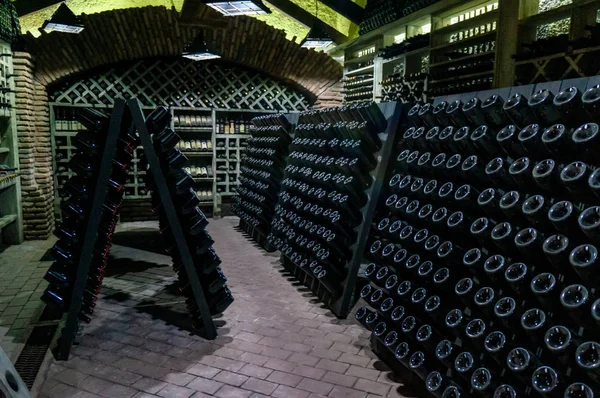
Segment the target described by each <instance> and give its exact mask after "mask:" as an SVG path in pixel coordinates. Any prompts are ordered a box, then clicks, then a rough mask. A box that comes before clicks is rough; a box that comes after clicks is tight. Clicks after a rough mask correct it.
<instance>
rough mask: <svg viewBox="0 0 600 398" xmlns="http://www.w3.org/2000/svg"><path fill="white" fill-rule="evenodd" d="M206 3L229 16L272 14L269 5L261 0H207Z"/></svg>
mask: <svg viewBox="0 0 600 398" xmlns="http://www.w3.org/2000/svg"><path fill="white" fill-rule="evenodd" d="M204 4H206V5H207V6H209V7H210V8H212V9H214V10H216V11H218V12H220V13H221V14H223V15H225V16H227V17H235V16H238V15H259V14H270V13H271V10H270V9H269V7H267V6H266V5H264V3H263V2H262V1H261V0H236V1H223V0H205V1H204Z"/></svg>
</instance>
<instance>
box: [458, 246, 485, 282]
mask: <svg viewBox="0 0 600 398" xmlns="http://www.w3.org/2000/svg"><path fill="white" fill-rule="evenodd" d="M483 261H484V259H483V254H482V253H481V250H479V249H478V248H472V249H469V250H467V251H466V252H465V254H464V256H463V259H462V263H463V264H464V265H465V267H466V269H467V270H468V271H469V273H470V274H471V275H473V276H480V275H483Z"/></svg>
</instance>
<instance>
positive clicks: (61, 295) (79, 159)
mask: <svg viewBox="0 0 600 398" xmlns="http://www.w3.org/2000/svg"><path fill="white" fill-rule="evenodd" d="M76 118H77V121H78V122H79V123H81V125H82V126H83V128H85V129H87V130H82V131H80V132H79V133H77V135H76V136H74V137H73V138H72V140H71V143H72V145H73V146H74V147H75V149H74V150H73V153H74V156H73V157H72V158H71V160H69V162H68V164H67V167H68V168H69V170H70V171H71V172H72V173H73V174H74V175H73V176H72V177H71V178H69V179H68V180H67V181H66V182H65V184H64V186H63V188H62V190H63V192H62V193H61V196H62V197H63V198H64V200H63V201H62V202H61V205H60V208H61V213H62V222H61V223H60V224H59V225H58V227H57V228H56V230H55V231H54V235H55V236H56V237H57V238H58V241H57V242H56V244H55V245H54V246H53V247H52V249H51V253H52V257H53V258H54V263H52V265H51V266H50V269H49V270H48V272H47V273H46V275H45V276H44V279H46V280H47V281H48V282H49V285H48V288H47V289H46V290H45V291H44V293H43V295H42V300H43V301H44V302H45V303H46V304H47V305H49V306H51V307H53V308H55V309H58V310H60V311H62V312H68V311H69V308H70V305H71V299H72V296H73V289H74V287H75V281H76V277H77V273H78V272H79V271H80V269H79V261H80V256H81V254H82V250H83V244H84V238H85V234H86V230H87V227H88V221H89V218H90V214H91V210H92V209H91V207H92V202H93V200H94V195H95V192H96V182H97V178H98V173H99V171H100V163H101V158H102V155H103V152H104V146H105V145H104V144H105V141H106V136H107V134H108V128H109V122H110V118H109V117H108V116H107V115H106V114H104V113H103V112H101V111H99V110H97V109H92V108H82V109H81V110H80V111H79V112H78V113H77V115H76ZM136 146H137V137H134V136H133V135H130V134H129V133H128V132H127V130H123V131H122V133H121V135H120V136H119V138H118V142H117V147H116V149H115V155H114V158H113V161H112V172H111V175H110V180H109V183H108V186H107V187H105V188H104V189H106V200H105V201H104V204H103V205H102V209H101V221H100V228H99V230H98V234H97V237H96V240H95V242H94V246H93V256H92V260H91V264H90V267H89V269H88V278H87V280H86V283H85V290H84V291H83V296H82V302H81V310H80V313H79V314H78V317H79V320H80V321H83V322H85V323H89V322H90V321H91V317H90V316H91V315H92V314H93V313H94V308H95V306H96V304H95V303H96V300H97V298H98V294H99V292H100V288H101V286H102V280H103V278H104V271H105V268H106V262H107V258H108V254H109V251H110V248H111V241H112V236H113V232H114V229H115V225H116V222H117V215H118V211H119V207H120V206H121V203H122V201H123V185H124V183H125V179H126V176H127V169H128V168H129V166H130V164H131V159H132V156H133V150H134V148H135V147H136Z"/></svg>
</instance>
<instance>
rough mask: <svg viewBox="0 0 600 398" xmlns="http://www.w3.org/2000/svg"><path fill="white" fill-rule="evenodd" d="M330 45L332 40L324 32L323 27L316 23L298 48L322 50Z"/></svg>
mask: <svg viewBox="0 0 600 398" xmlns="http://www.w3.org/2000/svg"><path fill="white" fill-rule="evenodd" d="M331 44H333V39H332V38H331V36H330V35H329V33H327V32H326V31H325V29H324V28H323V25H322V24H321V23H317V24H315V25H314V26H313V27H312V28H311V29H310V31H309V32H308V34H307V35H306V37H305V38H304V40H302V43H300V46H302V47H304V48H312V49H314V50H323V49H325V48H326V47H327V46H330V45H331Z"/></svg>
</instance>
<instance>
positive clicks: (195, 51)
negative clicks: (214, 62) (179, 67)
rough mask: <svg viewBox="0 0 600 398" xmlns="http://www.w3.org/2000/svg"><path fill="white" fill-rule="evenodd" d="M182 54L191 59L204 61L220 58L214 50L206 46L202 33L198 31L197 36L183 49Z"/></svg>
mask: <svg viewBox="0 0 600 398" xmlns="http://www.w3.org/2000/svg"><path fill="white" fill-rule="evenodd" d="M182 55H183V57H184V58H188V59H191V60H193V61H206V60H208V59H218V58H221V56H220V55H219V54H218V53H217V52H216V51H215V50H213V49H210V48H209V47H208V45H207V44H206V41H205V40H204V35H203V34H202V33H199V34H198V36H196V38H194V40H193V41H192V42H191V43H190V44H188V45H187V46H186V47H185V48H184V49H183V54H182Z"/></svg>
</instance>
